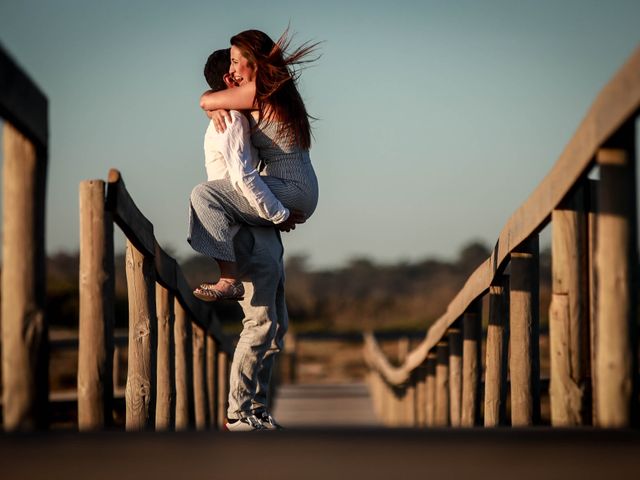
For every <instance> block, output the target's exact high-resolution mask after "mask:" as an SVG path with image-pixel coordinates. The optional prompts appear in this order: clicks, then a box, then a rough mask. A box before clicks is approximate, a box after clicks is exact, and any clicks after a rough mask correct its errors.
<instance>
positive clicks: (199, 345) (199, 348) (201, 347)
mask: <svg viewBox="0 0 640 480" xmlns="http://www.w3.org/2000/svg"><path fill="white" fill-rule="evenodd" d="M191 327H192V331H193V403H194V411H195V421H196V429H197V430H206V428H207V424H208V423H209V419H208V418H207V417H208V415H207V414H208V409H209V405H208V403H209V401H208V400H207V352H206V346H207V343H206V340H205V332H204V329H203V328H202V327H200V326H199V325H198V324H197V323H195V322H193V323H192V326H191Z"/></svg>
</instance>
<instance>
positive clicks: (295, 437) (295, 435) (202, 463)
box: [0, 428, 640, 480]
mask: <svg viewBox="0 0 640 480" xmlns="http://www.w3.org/2000/svg"><path fill="white" fill-rule="evenodd" d="M638 452H640V433H639V432H637V431H624V430H623V431H607V430H599V431H598V430H593V429H586V428H584V429H575V430H564V429H553V430H552V429H546V428H535V429H469V430H465V429H447V430H438V429H433V430H405V429H394V428H386V429H375V428H366V429H339V430H321V429H310V430H302V429H290V430H284V431H283V432H273V433H272V432H266V433H246V434H241V433H238V434H236V433H229V432H205V433H195V432H190V433H182V434H177V433H172V434H158V433H140V434H134V433H123V432H117V433H101V434H92V433H86V434H81V435H78V434H77V433H71V432H69V433H52V432H49V433H40V434H31V435H7V434H0V478H2V479H14V478H28V479H30V480H39V479H43V480H55V479H65V480H66V479H74V478H91V479H92V480H116V479H117V480H125V479H129V478H130V479H140V478H150V479H153V480H162V479H167V480H177V479H182V478H196V479H200V478H203V479H210V478H211V479H234V480H236V479H250V480H256V479H257V478H259V479H261V480H269V479H277V480H285V479H287V480H288V479H292V480H293V479H295V480H299V479H304V480H329V479H334V478H335V479H343V478H353V479H360V478H364V479H367V480H388V479H405V478H430V479H438V480H440V479H474V480H482V479H485V478H487V479H489V478H490V479H491V480H502V479H504V480H513V479H514V478H515V479H518V480H540V479H543V478H544V479H546V478H551V479H567V480H568V479H574V478H579V479H584V480H586V479H591V478H593V479H597V478H609V479H616V480H617V479H627V478H637V476H638V472H639V471H640V455H638Z"/></svg>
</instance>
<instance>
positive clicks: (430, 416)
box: [425, 352, 436, 427]
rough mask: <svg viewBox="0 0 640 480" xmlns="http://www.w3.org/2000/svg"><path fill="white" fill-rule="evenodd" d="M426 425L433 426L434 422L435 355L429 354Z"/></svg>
mask: <svg viewBox="0 0 640 480" xmlns="http://www.w3.org/2000/svg"><path fill="white" fill-rule="evenodd" d="M426 373H427V379H426V396H427V398H426V402H425V403H426V424H427V427H433V426H435V420H436V353H435V352H429V354H428V355H427V360H426Z"/></svg>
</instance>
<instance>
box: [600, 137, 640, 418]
mask: <svg viewBox="0 0 640 480" xmlns="http://www.w3.org/2000/svg"><path fill="white" fill-rule="evenodd" d="M634 159H635V128H633V124H631V125H630V126H628V127H627V128H625V129H624V132H622V134H621V138H618V139H616V140H615V141H612V142H611V145H610V148H607V149H602V150H601V151H600V152H599V153H598V158H597V160H598V164H599V165H600V182H599V184H598V220H597V227H596V232H597V240H596V269H597V279H598V280H597V282H598V286H597V288H598V293H597V298H598V304H597V314H596V322H597V337H596V341H597V346H596V352H597V357H596V362H597V376H598V384H597V389H598V394H597V395H598V414H597V416H598V424H599V425H600V426H603V427H626V426H629V425H631V423H632V421H633V420H634V413H636V414H637V410H638V406H637V376H638V374H637V332H636V323H637V317H636V302H637V298H636V292H637V265H638V263H637V253H636V248H637V247H636V245H637V243H636V242H637V239H636V225H635V223H636V208H635V205H636V192H635V165H634V163H635V162H634Z"/></svg>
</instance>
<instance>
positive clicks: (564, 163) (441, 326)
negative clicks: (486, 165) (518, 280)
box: [367, 48, 640, 385]
mask: <svg viewBox="0 0 640 480" xmlns="http://www.w3.org/2000/svg"><path fill="white" fill-rule="evenodd" d="M638 109H640V48H637V49H636V50H635V51H634V53H633V55H632V56H631V57H630V58H629V59H628V60H627V62H626V63H625V64H624V65H623V66H622V67H621V68H620V70H619V71H618V72H617V73H616V74H615V75H614V77H613V78H612V79H611V80H610V81H609V83H608V84H607V85H606V86H605V87H604V88H603V89H602V91H601V92H600V93H599V94H598V96H597V98H596V100H595V101H594V103H593V104H592V105H591V108H590V109H589V112H588V113H587V115H586V116H585V118H584V119H583V121H582V123H581V124H580V126H579V128H578V130H577V132H576V134H575V135H574V136H573V137H572V138H571V140H570V141H569V143H568V144H567V146H566V147H565V149H564V151H563V152H562V154H561V155H560V157H559V158H558V160H557V161H556V163H555V165H554V166H553V168H552V169H551V171H550V172H549V173H548V174H547V176H546V177H545V178H544V180H543V181H542V182H541V183H540V184H539V185H538V186H537V187H536V189H535V190H534V192H533V193H532V194H531V195H530V196H529V198H528V199H527V200H526V201H525V203H524V204H522V205H521V206H520V207H519V208H518V209H517V210H516V211H515V212H514V213H513V214H512V215H511V217H510V218H509V220H508V221H507V223H506V225H505V226H504V228H503V229H502V231H501V232H500V236H499V238H498V241H497V243H496V247H495V249H494V251H493V253H492V254H491V257H490V258H488V259H487V260H486V261H485V262H484V263H483V264H482V265H480V266H479V267H478V268H477V269H476V270H475V271H474V272H473V273H472V274H471V276H470V277H469V278H468V280H467V282H466V283H465V285H464V287H463V288H462V289H461V290H460V291H459V292H458V294H457V295H456V296H455V298H454V299H453V300H452V301H451V303H449V305H448V307H447V310H446V312H445V313H444V314H443V315H442V316H441V317H440V318H439V319H438V320H437V321H436V322H435V323H434V324H433V325H432V327H431V328H430V329H429V331H428V332H427V335H426V337H425V339H424V340H423V341H422V342H421V343H420V344H419V345H418V346H417V347H416V348H415V349H414V350H413V351H412V352H410V353H409V355H408V357H407V360H406V361H405V362H404V364H402V365H400V366H393V365H391V364H390V363H389V362H388V361H387V360H386V359H384V357H379V356H377V355H374V356H373V357H372V358H373V363H374V364H375V368H377V369H378V370H379V371H380V372H382V374H383V376H384V378H385V379H386V380H387V381H388V382H389V383H392V384H395V385H400V384H402V383H403V382H405V381H406V380H407V378H408V377H409V375H410V373H411V371H413V370H414V369H415V368H417V367H418V366H419V365H421V364H422V363H423V362H424V360H425V358H426V356H427V354H428V352H429V351H431V349H433V347H434V346H435V345H436V344H437V343H438V342H439V341H440V340H441V339H442V338H443V335H444V334H445V332H446V331H447V329H448V328H449V327H450V326H451V325H452V324H453V323H454V322H455V321H456V320H457V319H458V318H460V317H461V315H462V314H463V313H464V311H465V310H466V309H467V308H468V307H469V305H470V304H471V303H472V302H473V301H475V300H476V299H478V298H479V297H480V296H482V295H483V294H484V293H486V292H487V291H488V290H489V286H490V285H492V284H493V283H494V279H495V276H496V275H499V274H501V273H502V272H503V271H504V269H505V267H506V266H507V264H508V262H509V260H510V258H511V257H510V254H511V252H512V251H514V249H515V248H516V247H518V246H519V245H520V244H522V243H523V242H524V241H525V240H526V239H527V238H529V237H531V236H532V235H534V234H535V232H538V231H540V230H541V229H542V228H543V227H544V226H546V224H547V223H548V222H549V220H550V217H551V212H552V211H553V209H554V208H556V207H557V206H558V205H559V204H560V202H561V201H562V199H563V198H565V197H566V196H567V194H568V193H569V192H570V191H571V190H572V189H573V188H574V187H575V185H576V183H577V182H578V181H579V180H580V179H581V178H583V177H585V176H586V174H587V173H588V171H589V170H590V168H591V166H592V165H593V159H594V157H595V154H596V152H597V150H598V149H599V148H600V146H601V145H603V143H604V142H605V141H606V140H607V139H608V138H610V137H611V136H612V134H613V133H614V132H615V131H616V130H618V129H619V128H620V125H622V124H624V123H625V122H626V121H627V120H629V119H630V118H632V117H633V116H634V115H636V113H637V112H638ZM374 342H375V340H374ZM367 345H368V347H372V345H370V344H367ZM372 351H375V348H374V349H373V350H372Z"/></svg>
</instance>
